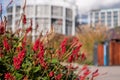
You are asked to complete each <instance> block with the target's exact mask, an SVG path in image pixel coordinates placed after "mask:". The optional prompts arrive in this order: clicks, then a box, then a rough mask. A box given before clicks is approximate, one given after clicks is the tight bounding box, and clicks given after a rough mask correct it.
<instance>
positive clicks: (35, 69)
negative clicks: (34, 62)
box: [33, 66, 41, 73]
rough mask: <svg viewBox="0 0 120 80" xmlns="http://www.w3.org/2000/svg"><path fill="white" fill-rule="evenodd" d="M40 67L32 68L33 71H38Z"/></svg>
mask: <svg viewBox="0 0 120 80" xmlns="http://www.w3.org/2000/svg"><path fill="white" fill-rule="evenodd" d="M40 69H41V68H40V66H38V67H35V68H33V73H36V72H38V71H39V70H40Z"/></svg>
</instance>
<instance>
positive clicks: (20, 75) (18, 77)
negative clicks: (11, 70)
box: [15, 73, 23, 80]
mask: <svg viewBox="0 0 120 80" xmlns="http://www.w3.org/2000/svg"><path fill="white" fill-rule="evenodd" d="M15 76H16V80H21V79H22V78H23V75H22V74H20V73H15Z"/></svg>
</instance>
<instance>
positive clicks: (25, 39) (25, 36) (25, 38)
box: [22, 34, 27, 49]
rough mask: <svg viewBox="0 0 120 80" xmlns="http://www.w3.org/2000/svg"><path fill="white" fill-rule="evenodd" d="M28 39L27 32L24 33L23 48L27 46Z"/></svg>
mask: <svg viewBox="0 0 120 80" xmlns="http://www.w3.org/2000/svg"><path fill="white" fill-rule="evenodd" d="M26 41H27V34H25V35H24V38H23V40H22V48H23V49H24V48H25V46H26Z"/></svg>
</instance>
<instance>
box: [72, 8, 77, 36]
mask: <svg viewBox="0 0 120 80" xmlns="http://www.w3.org/2000/svg"><path fill="white" fill-rule="evenodd" d="M75 17H76V9H75V7H73V14H72V35H75Z"/></svg>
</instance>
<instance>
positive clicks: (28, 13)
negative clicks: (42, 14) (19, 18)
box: [25, 5, 34, 17]
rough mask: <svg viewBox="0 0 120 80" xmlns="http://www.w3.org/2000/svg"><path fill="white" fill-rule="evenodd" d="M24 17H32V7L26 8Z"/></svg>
mask: <svg viewBox="0 0 120 80" xmlns="http://www.w3.org/2000/svg"><path fill="white" fill-rule="evenodd" d="M25 12H26V15H27V16H28V17H29V16H33V15H34V10H33V6H31V5H28V6H27V7H26V11H25Z"/></svg>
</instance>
